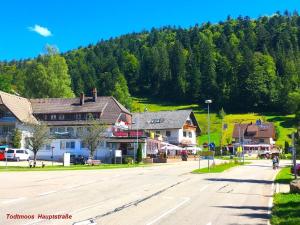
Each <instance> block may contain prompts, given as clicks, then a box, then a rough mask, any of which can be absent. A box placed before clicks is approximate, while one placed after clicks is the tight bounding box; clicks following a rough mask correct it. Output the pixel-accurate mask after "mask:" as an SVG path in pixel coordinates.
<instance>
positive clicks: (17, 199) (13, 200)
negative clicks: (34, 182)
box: [2, 197, 26, 204]
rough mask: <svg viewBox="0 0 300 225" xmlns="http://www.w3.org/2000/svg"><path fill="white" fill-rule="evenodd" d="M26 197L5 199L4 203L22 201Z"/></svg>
mask: <svg viewBox="0 0 300 225" xmlns="http://www.w3.org/2000/svg"><path fill="white" fill-rule="evenodd" d="M25 199H26V198H24V197H21V198H14V199H9V200H6V201H3V202H2V203H3V204H9V203H12V202H18V201H22V200H25Z"/></svg>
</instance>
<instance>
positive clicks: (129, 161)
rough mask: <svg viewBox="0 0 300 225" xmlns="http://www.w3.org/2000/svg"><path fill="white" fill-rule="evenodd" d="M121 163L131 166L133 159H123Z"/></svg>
mask: <svg viewBox="0 0 300 225" xmlns="http://www.w3.org/2000/svg"><path fill="white" fill-rule="evenodd" d="M122 161H123V164H133V158H132V157H129V156H126V157H124V158H123V160H122Z"/></svg>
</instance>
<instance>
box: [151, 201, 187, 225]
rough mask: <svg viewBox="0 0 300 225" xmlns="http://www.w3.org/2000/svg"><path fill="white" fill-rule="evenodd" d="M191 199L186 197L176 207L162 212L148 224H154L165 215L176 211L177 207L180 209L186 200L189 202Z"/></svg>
mask: <svg viewBox="0 0 300 225" xmlns="http://www.w3.org/2000/svg"><path fill="white" fill-rule="evenodd" d="M189 200H190V198H184V200H183V201H182V202H180V203H179V204H178V205H176V206H175V207H173V208H171V209H169V210H168V211H166V212H165V213H163V214H161V215H160V216H159V217H157V218H156V219H155V220H152V221H150V222H149V223H147V224H146V225H152V224H154V223H156V222H157V221H159V220H160V219H161V218H163V217H165V216H166V215H168V214H170V213H172V212H174V211H175V210H176V209H178V208H179V207H180V206H182V205H183V204H185V203H186V202H188V201H189Z"/></svg>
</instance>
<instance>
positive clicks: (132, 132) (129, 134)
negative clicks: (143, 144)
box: [113, 130, 146, 137]
mask: <svg viewBox="0 0 300 225" xmlns="http://www.w3.org/2000/svg"><path fill="white" fill-rule="evenodd" d="M113 136H115V137H137V136H138V137H145V136H146V135H145V132H144V131H142V130H139V131H136V130H126V131H114V132H113Z"/></svg>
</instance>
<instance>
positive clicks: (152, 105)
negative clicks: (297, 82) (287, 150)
mask: <svg viewBox="0 0 300 225" xmlns="http://www.w3.org/2000/svg"><path fill="white" fill-rule="evenodd" d="M134 102H135V104H136V105H138V106H139V107H138V108H139V111H143V110H144V109H146V108H147V110H148V111H153V112H154V111H161V110H179V109H193V111H194V113H195V116H196V119H197V121H198V123H199V126H200V128H201V130H202V134H201V136H199V137H198V144H199V145H202V144H203V143H204V142H208V135H207V111H206V109H205V108H203V107H204V104H203V105H202V106H201V107H200V106H199V105H198V104H175V103H169V102H161V101H157V100H150V99H147V98H134ZM293 118H294V115H273V114H266V115H261V114H257V113H244V114H227V115H226V116H225V118H224V120H223V123H224V124H227V126H228V128H227V129H226V130H223V134H222V132H221V131H222V120H221V119H220V118H219V117H218V116H217V114H216V113H215V112H211V113H210V121H211V125H210V140H211V142H214V143H215V144H216V145H217V146H219V145H220V144H221V141H222V144H223V145H226V144H229V143H231V141H232V138H231V136H232V131H233V128H234V124H235V123H239V122H255V121H256V120H257V119H262V120H263V121H269V122H273V123H274V124H275V126H276V127H278V130H279V138H278V140H277V142H276V144H277V145H279V146H281V147H284V142H285V141H287V142H289V143H291V138H290V137H289V134H291V133H292V132H293V131H295V130H296V129H295V128H294V127H293V125H294V121H293ZM221 137H222V138H221Z"/></svg>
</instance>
